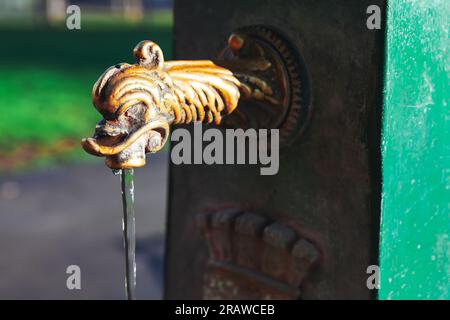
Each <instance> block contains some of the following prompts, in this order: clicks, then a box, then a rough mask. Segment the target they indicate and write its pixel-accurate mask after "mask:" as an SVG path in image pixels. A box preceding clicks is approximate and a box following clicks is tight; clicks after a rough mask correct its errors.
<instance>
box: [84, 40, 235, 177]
mask: <svg viewBox="0 0 450 320" xmlns="http://www.w3.org/2000/svg"><path fill="white" fill-rule="evenodd" d="M133 54H134V56H135V58H136V61H137V63H136V64H127V63H121V64H118V65H115V66H113V67H110V68H109V69H107V70H106V71H105V72H104V73H103V74H102V75H101V76H100V78H99V79H98V80H97V82H96V83H95V84H94V87H93V89H92V97H93V104H94V106H95V108H96V109H97V110H98V111H99V112H100V113H101V115H102V116H103V118H104V119H103V120H102V121H100V122H99V123H98V124H97V126H96V129H95V133H94V135H93V137H92V138H87V139H83V140H82V142H81V144H82V146H83V148H84V149H85V150H86V151H87V152H88V153H90V154H93V155H96V156H105V157H106V164H107V166H108V167H110V168H112V169H129V168H136V167H142V166H144V165H145V154H146V153H147V152H151V153H154V152H157V151H159V150H161V148H162V147H163V146H164V144H165V142H166V141H167V139H168V136H169V126H170V124H172V123H174V124H176V123H189V122H191V121H205V122H213V121H214V122H215V123H217V124H218V123H220V121H221V118H222V115H223V114H228V113H231V112H232V111H233V110H234V109H235V108H236V106H237V103H238V100H239V85H240V83H239V81H238V80H237V79H236V78H235V77H234V76H233V74H232V73H231V71H229V70H227V69H224V68H222V67H219V66H217V65H215V64H214V63H212V62H211V61H208V60H200V61H172V62H164V57H163V53H162V51H161V49H160V47H159V46H158V45H157V44H155V43H153V42H151V41H142V42H140V43H139V44H138V45H137V46H136V47H135V48H134V50H133Z"/></svg>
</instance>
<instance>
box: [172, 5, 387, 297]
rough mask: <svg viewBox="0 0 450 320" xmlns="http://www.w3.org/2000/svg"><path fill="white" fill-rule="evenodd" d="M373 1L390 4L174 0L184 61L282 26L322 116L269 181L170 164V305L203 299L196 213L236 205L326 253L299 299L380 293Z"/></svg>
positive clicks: (204, 247)
mask: <svg viewBox="0 0 450 320" xmlns="http://www.w3.org/2000/svg"><path fill="white" fill-rule="evenodd" d="M374 4H375V5H379V6H380V7H381V9H382V10H383V9H384V1H381V0H375V1H373V0H370V1H369V0H367V1H365V0H350V1H348V0H345V1H334V2H333V3H332V4H330V2H329V1H324V0H323V1H281V0H280V1H274V0H271V1H264V0H258V1H256V0H250V1H225V2H224V1H218V0H199V1H195V2H188V3H187V2H183V1H176V2H175V54H176V57H177V58H178V59H215V58H216V57H217V56H218V54H219V52H220V51H221V50H222V49H223V47H224V46H225V45H226V43H225V39H227V37H228V36H229V34H230V33H232V32H234V31H236V30H239V29H240V28H241V27H246V26H249V25H263V26H268V27H271V28H273V29H276V30H280V31H281V32H282V33H283V35H284V36H285V38H286V39H287V40H288V41H289V42H290V43H291V45H292V46H293V47H294V48H295V50H297V51H298V52H300V53H301V55H302V59H303V62H304V64H305V66H306V68H307V71H308V74H309V77H310V85H311V87H310V101H311V102H312V104H313V109H314V113H313V115H312V117H311V121H310V123H309V126H308V128H307V130H306V131H304V133H303V135H302V136H301V138H299V137H297V138H295V139H293V140H292V141H291V143H290V144H289V147H286V148H284V149H282V150H281V151H280V170H279V172H278V174H277V175H274V176H261V175H260V174H259V173H260V172H259V170H258V168H257V167H256V166H247V165H239V166H235V165H179V166H177V165H173V164H172V165H171V174H170V188H169V206H170V209H169V217H168V220H169V221H168V228H169V231H168V238H167V247H168V250H167V257H166V297H167V298H171V299H176V298H189V299H190V298H202V297H204V296H205V292H207V290H208V286H206V287H204V274H205V273H207V271H208V270H209V268H210V264H209V262H208V260H209V253H208V242H207V241H205V240H204V238H203V235H202V232H201V230H200V229H199V228H198V226H197V224H196V217H197V216H198V214H201V213H204V212H211V211H217V210H218V209H220V208H222V207H224V206H225V207H226V206H230V205H233V206H235V207H239V208H242V210H244V211H246V212H256V213H257V214H258V215H259V216H264V217H266V218H267V219H269V220H270V221H276V222H277V223H280V224H282V225H285V226H287V227H289V228H291V229H292V230H295V233H296V234H299V235H302V237H304V238H306V239H308V240H309V241H310V242H311V243H314V244H315V246H316V247H318V248H320V253H321V259H320V263H319V264H318V265H317V268H316V269H314V270H313V271H312V272H311V274H309V275H308V276H307V277H305V278H304V279H303V280H302V281H301V298H303V299H326V298H359V299H369V298H371V297H374V296H375V292H374V291H370V290H369V289H368V288H367V286H366V280H367V277H368V275H367V274H366V269H367V267H368V266H369V265H372V264H377V256H378V251H377V248H378V247H377V243H378V223H379V201H380V193H379V185H380V177H379V172H380V164H379V137H380V134H379V132H380V128H379V121H380V116H379V114H380V109H379V107H380V105H379V97H378V94H377V93H378V92H380V91H381V90H380V88H381V86H380V79H381V77H380V68H381V63H380V61H381V57H382V50H383V47H382V39H383V34H382V31H377V30H369V29H367V26H366V20H367V17H368V15H367V14H366V10H367V7H368V6H369V5H374ZM193 36H195V41H193ZM242 236H243V237H244V236H245V235H242ZM239 243H240V244H241V245H242V246H247V245H248V246H252V245H253V244H251V243H248V242H246V241H240V242H239ZM223 247H225V248H226V246H225V245H224V246H223ZM249 251H251V250H249ZM224 252H226V250H224ZM277 252H278V251H277ZM243 259H244V257H243ZM243 263H245V262H243ZM234 265H235V264H233V266H234ZM238 265H239V266H240V264H238ZM219 268H221V270H222V269H223V267H222V265H220V266H219ZM227 270H228V271H226V272H227V273H230V272H234V269H233V270H231V269H230V268H228V269H227ZM246 270H247V269H246ZM295 272H298V273H299V274H301V268H300V267H299V269H295ZM295 272H293V274H294V273H295ZM244 277H246V276H244ZM240 281H241V280H236V281H235V282H233V283H234V284H233V286H234V285H235V284H236V282H237V283H239V282H240ZM299 289H300V288H299ZM227 292H228V291H227V290H225V293H223V294H227ZM214 294H215V293H214ZM228 294H231V293H229V292H228ZM254 294H255V293H254V292H253V291H246V292H244V291H240V294H239V296H238V297H239V298H249V297H254ZM206 296H208V294H206ZM257 296H258V297H260V296H261V295H258V294H257ZM293 296H295V294H294V295H293Z"/></svg>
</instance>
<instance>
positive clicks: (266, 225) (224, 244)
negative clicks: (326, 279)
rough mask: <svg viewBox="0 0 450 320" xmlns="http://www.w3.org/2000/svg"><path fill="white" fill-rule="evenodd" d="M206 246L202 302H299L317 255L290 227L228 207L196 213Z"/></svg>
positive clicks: (318, 259)
mask: <svg viewBox="0 0 450 320" xmlns="http://www.w3.org/2000/svg"><path fill="white" fill-rule="evenodd" d="M197 224H198V226H199V228H200V229H201V230H202V231H203V235H204V239H205V240H206V242H207V244H208V251H209V259H208V263H207V268H206V272H205V274H204V278H203V282H204V283H203V298H205V299H215V300H216V299H242V297H246V299H266V300H267V299H299V298H301V287H302V284H303V281H304V280H305V278H306V277H308V276H309V275H310V274H311V273H312V272H313V270H314V269H315V268H316V267H317V265H318V264H319V261H320V257H321V253H320V250H319V249H318V248H317V247H316V245H315V244H313V243H312V242H310V241H309V240H307V239H305V238H304V237H302V236H301V235H299V234H298V232H297V231H295V230H294V229H293V228H291V227H289V226H287V225H285V224H283V223H281V222H278V221H273V220H271V219H269V218H267V217H265V216H263V215H260V214H256V213H253V212H248V211H245V210H241V209H239V208H227V209H222V210H218V211H216V212H212V213H207V214H200V215H198V216H197Z"/></svg>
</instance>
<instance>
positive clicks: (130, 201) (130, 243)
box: [120, 169, 136, 300]
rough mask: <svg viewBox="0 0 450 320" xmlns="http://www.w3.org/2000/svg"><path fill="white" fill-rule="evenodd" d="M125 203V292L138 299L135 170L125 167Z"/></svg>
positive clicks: (123, 222) (128, 296)
mask: <svg viewBox="0 0 450 320" xmlns="http://www.w3.org/2000/svg"><path fill="white" fill-rule="evenodd" d="M120 180H121V187H122V203H123V220H122V229H123V240H124V242H123V243H124V248H125V294H126V298H127V299H128V300H134V299H136V296H135V288H136V224H135V213H134V171H133V169H123V170H121V174H120Z"/></svg>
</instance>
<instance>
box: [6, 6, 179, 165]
mask: <svg viewBox="0 0 450 320" xmlns="http://www.w3.org/2000/svg"><path fill="white" fill-rule="evenodd" d="M72 2H73V4H77V5H78V6H79V7H80V9H81V30H69V29H68V28H67V27H66V18H67V16H68V15H66V12H65V11H66V8H67V6H68V5H70V4H71V1H67V0H14V1H8V0H4V1H2V2H1V4H0V12H1V14H0V39H1V41H0V47H1V48H0V74H1V77H0V97H1V99H0V110H1V117H0V132H1V135H0V172H5V171H6V172H11V171H18V170H23V169H26V168H29V167H30V166H33V167H36V166H47V165H49V164H55V163H60V162H71V161H88V160H89V159H91V157H90V156H88V155H85V153H84V151H83V150H82V149H81V148H80V145H79V141H80V139H81V138H82V137H86V136H90V135H92V133H93V130H94V127H95V124H96V123H97V122H98V121H99V120H100V118H101V117H100V115H99V114H98V113H97V112H96V111H95V109H94V108H93V106H92V102H91V88H92V85H93V84H94V82H95V81H96V80H97V78H98V77H99V76H100V74H101V73H102V72H103V71H104V70H105V69H106V68H108V67H109V66H111V65H114V64H116V63H119V62H133V56H132V49H133V47H134V46H135V45H136V44H137V43H138V42H139V41H141V40H143V39H151V40H152V41H154V42H156V43H158V44H159V45H160V46H161V48H162V49H163V51H164V53H165V58H166V59H170V56H171V27H172V13H171V10H170V2H169V1H163V0H152V1H144V0H99V1H95V0H94V1H86V0H84V1H82V0H79V1H72ZM75 2H76V3H75Z"/></svg>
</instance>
